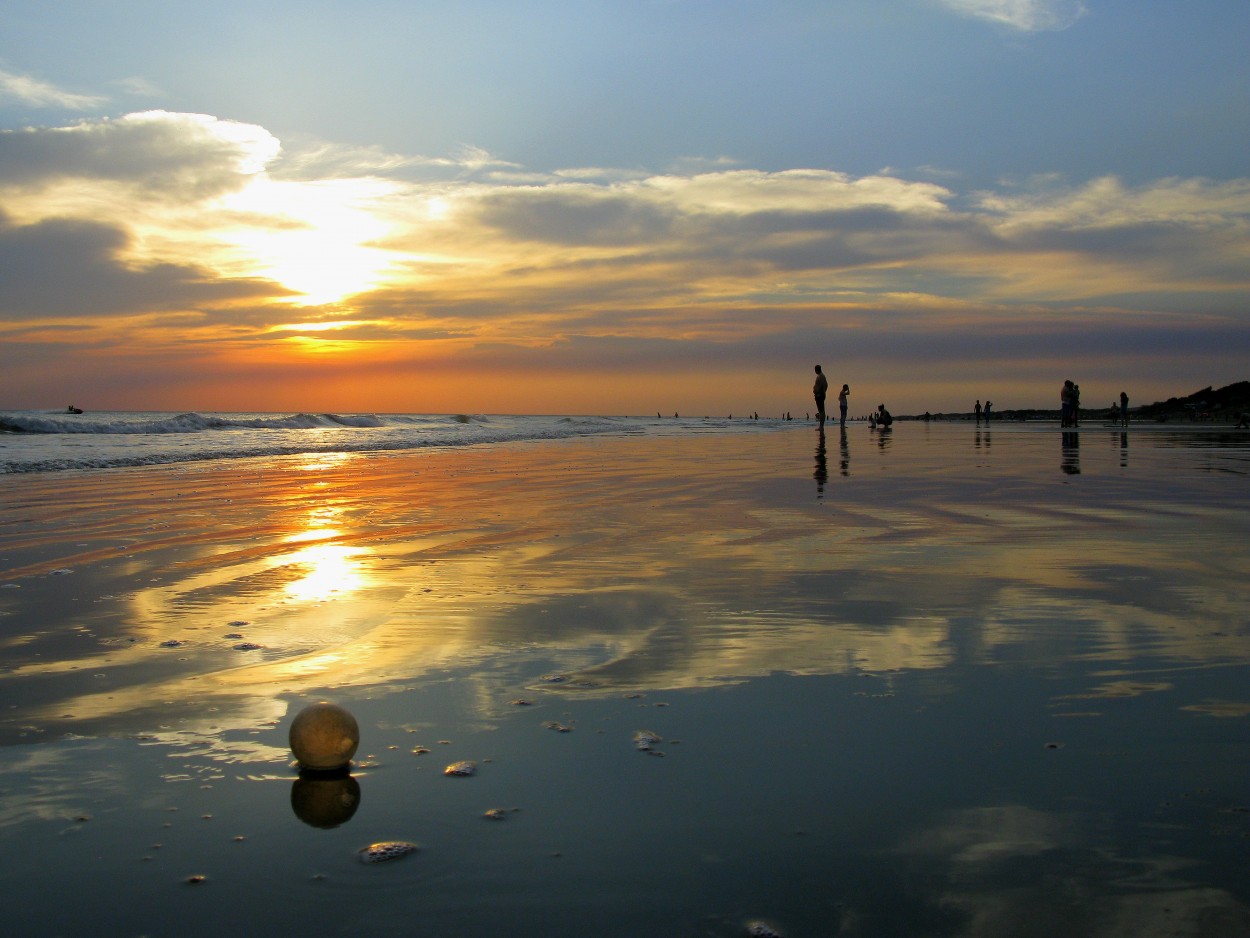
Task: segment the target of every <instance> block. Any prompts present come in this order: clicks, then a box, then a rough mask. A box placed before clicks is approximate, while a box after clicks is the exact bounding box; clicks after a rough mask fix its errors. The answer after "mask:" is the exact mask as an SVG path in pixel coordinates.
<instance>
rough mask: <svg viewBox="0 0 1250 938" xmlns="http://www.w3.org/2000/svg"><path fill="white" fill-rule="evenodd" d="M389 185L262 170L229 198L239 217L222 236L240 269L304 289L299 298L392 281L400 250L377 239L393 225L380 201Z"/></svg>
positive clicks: (310, 299)
mask: <svg viewBox="0 0 1250 938" xmlns="http://www.w3.org/2000/svg"><path fill="white" fill-rule="evenodd" d="M391 191H392V187H391V186H390V185H389V184H388V183H385V182H382V181H380V180H368V179H351V180H330V181H322V182H315V183H311V182H287V181H279V180H274V179H272V178H270V177H268V176H258V177H256V178H255V179H253V180H252V181H251V182H250V183H249V184H248V185H247V186H246V187H244V188H243V189H242V190H240V191H239V192H237V193H234V194H233V195H230V196H228V197H227V198H226V200H225V202H224V205H223V207H225V208H226V209H227V210H228V211H230V212H231V214H232V216H233V218H234V219H235V220H236V222H237V224H236V225H235V226H233V227H232V228H230V229H229V230H227V231H226V232H225V233H224V237H225V238H226V240H228V241H229V242H230V243H231V244H233V245H234V246H235V247H236V249H237V251H238V255H237V260H236V265H237V266H238V267H239V268H241V269H246V270H247V271H248V275H250V276H260V277H266V278H269V279H272V280H276V281H277V282H278V283H280V284H282V285H283V286H284V287H287V288H288V289H290V290H292V291H294V292H295V293H298V294H299V296H298V297H296V298H294V301H295V302H298V303H300V304H306V305H321V304H325V303H334V302H338V301H341V300H343V299H345V298H346V297H349V296H351V295H353V294H356V293H362V292H364V291H366V290H370V289H373V288H374V287H377V286H378V285H380V284H381V283H383V282H384V281H385V280H386V276H387V273H388V271H389V269H390V268H391V266H392V264H393V262H394V260H395V256H394V255H393V254H392V253H391V252H389V251H386V250H383V249H382V248H378V247H375V246H374V245H375V244H376V243H378V242H379V241H380V240H381V239H382V238H384V237H385V236H386V234H387V233H388V232H389V231H390V224H389V223H388V222H387V221H386V220H385V218H384V217H383V216H382V213H381V211H380V209H379V201H380V200H381V199H382V198H383V197H384V196H386V195H388V194H390V193H391ZM325 328H328V327H325Z"/></svg>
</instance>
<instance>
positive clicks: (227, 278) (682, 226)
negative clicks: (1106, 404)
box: [0, 111, 1250, 409]
mask: <svg viewBox="0 0 1250 938" xmlns="http://www.w3.org/2000/svg"><path fill="white" fill-rule="evenodd" d="M0 192H2V193H3V196H4V199H5V207H6V210H7V212H8V215H7V217H6V218H5V219H3V220H0V268H2V271H3V274H4V275H3V276H2V277H0V309H3V318H4V319H5V320H6V321H7V323H8V324H7V325H6V326H5V333H6V336H8V337H9V338H10V339H15V338H18V337H19V334H20V338H21V339H22V341H26V342H29V343H32V345H39V346H40V347H45V346H50V345H60V346H61V347H62V348H64V346H65V344H66V343H74V342H79V343H83V344H84V347H86V344H87V343H101V344H102V346H104V345H107V346H110V347H116V348H117V349H118V350H119V351H118V354H121V352H120V350H121V349H122V348H124V347H126V346H128V345H135V346H143V347H148V344H150V345H151V346H152V347H160V348H168V347H169V346H171V345H173V344H176V343H177V342H178V341H179V339H178V337H179V336H182V337H183V339H184V340H185V341H186V342H187V343H199V344H200V345H201V346H202V347H207V346H209V345H211V344H212V343H213V342H214V341H217V342H218V343H219V346H218V349H217V360H218V364H219V365H220V364H221V362H224V361H226V360H231V359H237V358H240V357H241V358H243V359H247V360H249V361H251V360H253V358H255V359H259V360H263V361H264V362H277V361H280V360H283V356H284V355H285V356H294V357H295V358H297V359H300V360H303V359H302V358H300V356H304V355H314V354H315V355H320V356H322V357H323V358H324V359H326V360H328V359H329V358H330V357H333V356H335V355H342V356H350V357H351V358H352V360H354V361H356V362H357V364H358V365H359V367H360V368H362V369H365V371H367V367H366V366H367V365H368V364H369V363H376V362H378V361H380V360H386V361H393V362H395V363H396V364H395V366H394V367H395V368H396V369H399V368H403V367H411V368H418V367H419V370H421V371H425V372H430V373H433V372H434V371H439V373H444V372H446V373H447V374H449V375H450V374H451V372H450V371H447V369H451V371H454V368H455V367H460V366H463V367H464V369H466V371H465V373H466V374H467V373H468V372H469V371H471V370H472V369H473V368H478V369H479V372H478V373H486V372H489V371H490V370H491V369H492V368H502V369H504V370H510V371H509V373H514V374H518V375H519V374H521V373H522V372H524V371H525V369H532V370H533V372H534V374H535V375H538V374H539V373H541V372H543V371H544V369H551V370H552V373H553V374H555V373H557V372H558V373H561V374H573V373H577V372H578V369H581V370H582V371H585V370H586V369H588V368H590V367H591V366H592V365H593V367H594V368H597V369H599V370H601V371H611V372H613V373H615V374H618V375H622V376H625V375H631V374H632V375H642V374H646V375H653V376H658V375H660V374H666V375H687V374H691V373H692V372H693V371H697V370H698V369H699V368H702V367H708V368H712V367H713V365H712V364H710V363H713V362H719V363H721V364H722V365H723V366H724V367H731V368H734V369H738V370H742V371H758V370H760V369H774V370H776V371H778V372H781V371H783V370H785V369H786V368H787V367H788V365H787V363H788V362H791V361H793V360H794V359H795V358H802V357H805V356H806V355H807V354H808V351H809V349H811V348H813V347H825V348H836V349H838V350H839V354H841V355H843V356H845V357H846V360H847V361H848V362H854V363H855V367H864V368H867V367H869V364H870V363H871V365H872V367H873V368H875V369H878V370H880V369H882V368H887V367H889V365H890V364H891V363H892V364H893V366H894V367H899V366H900V365H901V364H905V366H906V368H907V369H908V374H907V375H906V376H905V377H903V376H896V378H895V380H896V381H899V382H902V381H912V380H918V379H919V376H921V375H928V376H930V378H931V379H932V380H937V379H938V378H940V377H941V373H942V372H943V371H944V370H949V369H950V368H951V367H952V364H954V365H956V366H957V367H959V368H961V369H962V370H963V371H964V372H968V371H971V370H975V371H976V372H977V373H978V374H985V373H987V371H989V370H991V369H993V368H1001V369H1003V371H1002V375H1003V380H1004V381H1005V380H1007V379H1011V380H1013V381H1014V380H1023V378H1024V376H1030V379H1031V376H1034V375H1036V376H1038V380H1039V382H1041V384H1042V386H1043V387H1044V388H1045V389H1046V399H1047V400H1049V398H1050V397H1051V396H1052V395H1051V394H1050V388H1049V386H1050V383H1051V382H1050V381H1049V380H1047V377H1048V376H1049V373H1050V372H1051V371H1053V370H1054V368H1055V367H1056V365H1057V364H1063V366H1064V367H1065V368H1067V367H1069V366H1070V365H1075V363H1076V362H1078V360H1079V358H1080V356H1081V355H1084V354H1086V350H1087V349H1099V350H1103V349H1108V348H1114V349H1115V350H1116V354H1117V356H1119V357H1120V358H1122V359H1123V360H1124V361H1126V362H1133V363H1136V365H1135V366H1133V367H1136V368H1137V369H1138V370H1139V371H1147V370H1149V371H1150V373H1151V374H1152V375H1159V376H1165V373H1166V375H1171V374H1174V373H1176V372H1178V371H1183V370H1184V369H1189V370H1193V368H1194V367H1195V364H1194V363H1196V362H1202V363H1203V366H1202V367H1204V368H1206V367H1208V364H1207V363H1211V362H1216V361H1220V362H1222V361H1224V360H1225V359H1232V358H1236V357H1238V356H1241V358H1242V360H1244V354H1245V353H1248V352H1250V325H1247V323H1246V318H1247V317H1246V309H1247V303H1248V301H1250V275H1247V270H1250V256H1248V255H1250V248H1247V247H1246V245H1247V244H1250V238H1248V237H1247V234H1248V233H1250V232H1248V231H1247V229H1248V228H1250V180H1244V179H1243V180H1236V179H1234V180H1224V181H1218V180H1205V179H1179V178H1170V179H1161V180H1156V181H1154V182H1151V183H1146V184H1141V185H1129V184H1127V183H1125V182H1124V181H1123V180H1120V179H1118V178H1116V177H1110V176H1108V177H1103V178H1097V179H1092V180H1088V181H1086V182H1084V183H1081V184H1078V185H1067V184H1064V183H1063V182H1062V181H1061V180H1057V179H1053V178H1046V179H1032V180H1029V181H1028V182H1027V183H1025V184H1023V185H1016V186H1006V185H1004V186H1002V187H1001V188H999V189H996V190H994V191H981V192H976V191H968V192H961V191H959V189H958V188H957V187H956V184H955V182H954V181H950V182H948V184H946V185H938V184H935V183H934V182H933V181H930V180H926V179H920V180H916V179H908V178H905V176H904V174H899V173H892V172H885V171H883V172H878V173H875V174H870V175H866V176H854V175H851V174H848V173H842V172H836V171H832V170H821V169H792V170H781V171H765V170H755V169H743V168H737V167H725V168H723V169H720V170H708V169H706V168H702V169H700V170H699V171H697V172H692V173H690V174H687V175H682V174H680V173H676V172H666V173H660V174H646V173H640V172H637V171H628V172H626V171H614V170H611V169H604V168H602V167H569V168H564V169H561V170H558V171H554V172H531V171H528V170H526V169H525V168H524V167H506V166H504V165H503V164H502V161H499V160H495V159H493V158H490V157H489V156H487V155H484V154H482V153H481V152H479V151H465V152H463V153H458V154H455V155H453V156H451V157H446V158H427V157H412V156H406V155H404V154H396V153H391V152H387V151H384V150H382V149H380V148H369V147H364V148H359V147H358V148H343V147H338V146H334V145H329V144H325V143H323V142H317V141H309V142H306V143H304V142H301V143H300V144H299V145H295V146H292V145H290V144H288V146H287V148H286V149H283V148H281V147H280V146H279V142H278V141H277V140H276V139H275V138H274V137H273V136H272V135H270V134H269V133H268V132H267V131H265V130H264V129H263V128H260V127H257V126H255V125H249V124H240V123H235V122H230V121H222V120H219V119H217V118H213V117H210V116H206V115H195V114H170V113H166V112H161V111H155V112H146V113H143V114H137V115H129V116H127V117H125V118H118V119H115V120H96V121H90V122H82V123H80V124H75V125H73V126H69V127H63V128H52V129H31V130H26V131H9V132H0ZM295 291H302V294H303V295H302V296H300V295H297V294H296V293H295ZM301 303H302V304H303V305H302V306H301V305H300V304H301ZM336 322H341V323H344V325H343V326H342V327H341V328H334V329H321V328H314V327H311V326H301V325H300V324H310V323H311V324H324V323H336ZM66 323H74V324H76V328H78V329H79V332H78V333H66V332H64V331H63V329H62V328H61V327H62V326H63V325H64V324H66ZM88 326H89V328H88ZM122 336H128V338H122ZM1173 353H1175V354H1173ZM1170 354H1171V355H1172V359H1170V360H1167V361H1165V359H1166V358H1167V356H1168V355H1170ZM683 360H688V361H689V362H690V368H685V367H683V365H682V361H683ZM404 363H407V364H404ZM414 363H419V365H417V364H414ZM996 363H1002V364H1001V365H1000V364H996ZM310 367H311V366H310ZM343 367H344V368H345V369H346V368H348V365H347V363H346V361H345V363H344V366H343ZM1100 367H1109V366H1100ZM1125 367H1126V368H1127V367H1129V366H1125ZM396 374H397V375H398V371H396ZM1240 377H1243V376H1242V375H1240V374H1234V375H1231V376H1230V380H1236V379H1238V378H1240ZM1162 379H1163V378H1162V377H1161V378H1160V380H1162ZM205 380H206V381H211V380H213V379H211V378H206V379H205ZM396 380H399V379H398V378H396ZM448 380H451V378H450V377H449V379H448ZM465 380H466V382H467V379H465ZM535 380H536V381H539V383H541V381H540V379H539V378H535ZM542 380H546V379H542ZM552 380H554V378H553V379H552ZM1218 380H1219V378H1218V377H1208V376H1207V373H1206V372H1205V371H1204V372H1203V375H1202V377H1201V379H1199V380H1198V381H1197V382H1196V384H1195V386H1201V385H1202V384H1207V383H1216V382H1217V381H1218ZM466 386H467V385H466ZM1135 387H1137V385H1135ZM448 393H450V392H448ZM1138 393H1142V394H1145V393H1147V392H1146V391H1144V390H1140V389H1139V391H1138ZM1169 393H1175V389H1174V388H1172V389H1169ZM999 396H1002V395H1001V392H1000V395H999ZM996 399H997V398H996ZM924 401H925V405H924V407H925V409H941V407H942V406H943V405H942V404H941V403H939V402H936V401H934V400H933V399H932V397H931V396H928V395H927V396H926V397H925V398H924ZM362 406H364V405H362ZM373 406H376V405H373ZM456 406H460V405H456ZM463 406H470V405H469V404H468V403H465V404H464V405H463ZM644 409H645V408H644Z"/></svg>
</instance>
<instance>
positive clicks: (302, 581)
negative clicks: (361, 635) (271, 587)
mask: <svg viewBox="0 0 1250 938" xmlns="http://www.w3.org/2000/svg"><path fill="white" fill-rule="evenodd" d="M363 553H364V550H363V549H362V548H359V547H347V546H344V545H342V544H314V545H311V546H309V547H305V548H304V549H303V550H298V551H296V552H295V553H293V554H288V555H287V556H286V557H285V558H283V559H284V563H285V565H286V566H290V567H298V568H303V569H304V571H305V572H304V575H303V576H302V577H300V578H299V579H298V580H294V581H292V582H290V583H288V584H287V585H286V587H285V592H286V594H287V596H289V597H290V598H292V599H298V600H301V601H303V602H322V601H324V600H327V599H332V598H335V597H339V596H343V595H346V594H347V593H353V592H355V591H356V590H358V589H360V588H361V587H362V586H363V585H364V577H363V576H362V575H361V571H360V563H359V560H358V558H359V557H360V555H361V554H363Z"/></svg>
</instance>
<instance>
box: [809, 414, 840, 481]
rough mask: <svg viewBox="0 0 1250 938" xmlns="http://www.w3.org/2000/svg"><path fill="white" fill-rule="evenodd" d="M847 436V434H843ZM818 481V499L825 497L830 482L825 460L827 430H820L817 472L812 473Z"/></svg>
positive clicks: (817, 443) (817, 444)
mask: <svg viewBox="0 0 1250 938" xmlns="http://www.w3.org/2000/svg"><path fill="white" fill-rule="evenodd" d="M843 436H845V434H843ZM812 478H814V479H815V480H816V497H817V498H824V497H825V483H826V482H828V481H829V464H828V461H827V460H826V459H825V428H824V427H823V426H822V427H821V428H820V436H819V437H818V439H817V441H816V471H815V472H813V473H812Z"/></svg>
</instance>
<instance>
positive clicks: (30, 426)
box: [0, 410, 798, 474]
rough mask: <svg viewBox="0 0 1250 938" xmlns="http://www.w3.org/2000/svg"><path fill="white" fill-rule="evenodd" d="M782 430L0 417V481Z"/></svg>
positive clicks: (589, 422)
mask: <svg viewBox="0 0 1250 938" xmlns="http://www.w3.org/2000/svg"><path fill="white" fill-rule="evenodd" d="M796 423H798V422H797V421H792V422H790V424H789V425H794V424H796ZM785 425H787V424H786V422H785V421H782V420H778V419H761V420H746V419H739V420H732V419H714V418H708V417H704V418H680V417H678V418H674V417H666V418H658V417H595V416H514V415H487V414H308V413H299V414H275V413H203V414H201V413H180V414H175V413H161V412H155V411H153V412H129V411H100V412H93V413H85V414H67V413H57V412H48V411H34V410H26V411H8V412H0V474H3V473H13V472H55V471H60V470H67V469H114V468H121V467H126V466H152V465H164V464H168V463H191V462H201V461H206V460H218V459H239V458H247V457H256V456H289V455H295V454H299V453H366V452H388V451H399V450H415V449H423V448H426V447H458V446H473V445H477V444H482V443H516V442H527V441H537V440H558V439H571V438H575V437H584V436H592V435H599V434H616V435H671V434H674V433H676V434H682V433H700V432H709V431H710V432H715V431H718V430H726V429H730V428H732V429H733V430H734V431H735V432H743V431H752V430H755V431H759V430H771V429H777V428H779V427H782V426H785Z"/></svg>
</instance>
